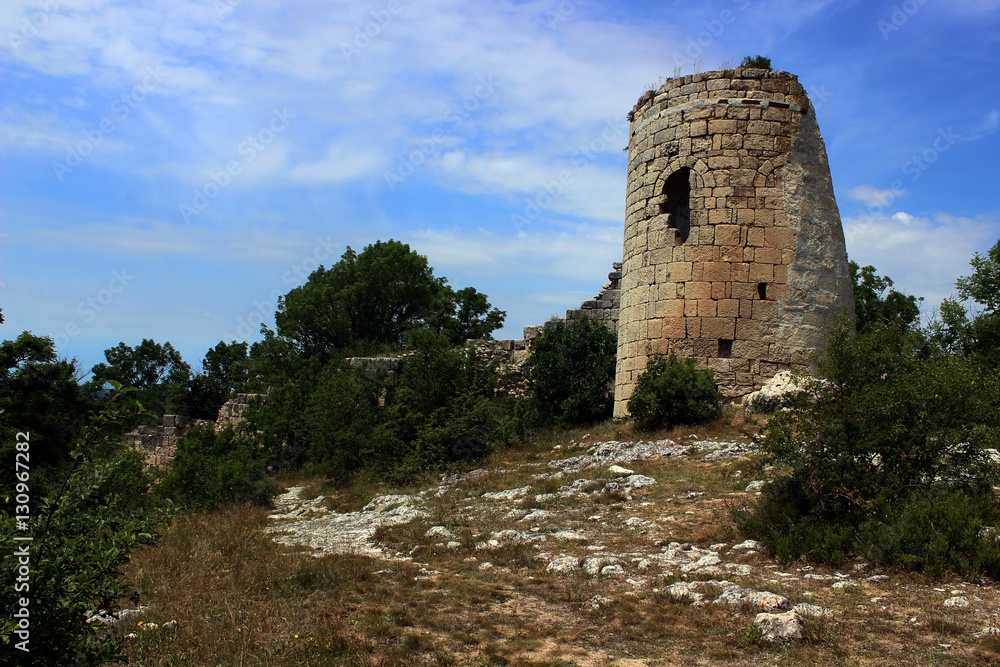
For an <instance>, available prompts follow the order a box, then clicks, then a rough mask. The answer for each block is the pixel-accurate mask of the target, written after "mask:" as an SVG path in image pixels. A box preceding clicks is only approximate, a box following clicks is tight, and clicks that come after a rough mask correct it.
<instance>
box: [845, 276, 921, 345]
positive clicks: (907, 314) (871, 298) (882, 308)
mask: <svg viewBox="0 0 1000 667" xmlns="http://www.w3.org/2000/svg"><path fill="white" fill-rule="evenodd" d="M849 267H850V271H851V282H852V283H853V284H854V318H855V328H856V329H857V331H859V332H860V331H864V330H865V328H866V327H867V326H868V325H870V324H871V323H873V322H900V323H901V324H902V325H903V326H906V327H912V326H917V324H918V320H919V318H920V305H919V304H920V302H921V301H923V298H917V297H915V296H910V295H907V294H903V293H902V292H897V291H896V290H894V289H892V285H893V282H892V278H890V277H889V276H880V275H878V274H877V273H875V267H874V266H870V265H869V266H865V267H861V266H859V265H858V263H857V262H854V261H852V262H850V264H849Z"/></svg>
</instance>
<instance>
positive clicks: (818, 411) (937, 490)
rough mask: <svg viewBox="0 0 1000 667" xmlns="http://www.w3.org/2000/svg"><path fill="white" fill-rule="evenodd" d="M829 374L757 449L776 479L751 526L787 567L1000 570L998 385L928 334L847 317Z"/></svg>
mask: <svg viewBox="0 0 1000 667" xmlns="http://www.w3.org/2000/svg"><path fill="white" fill-rule="evenodd" d="M821 374H822V376H823V377H825V378H826V379H827V380H828V382H827V383H826V384H824V385H817V386H815V387H813V388H812V393H813V395H814V396H816V395H818V396H819V397H820V398H819V400H815V399H811V398H807V397H805V396H803V397H802V398H801V400H800V404H799V405H797V406H796V409H793V410H787V411H784V412H779V413H778V414H776V415H775V416H774V417H773V418H772V419H771V420H770V421H769V422H768V425H767V427H766V428H765V430H764V432H763V435H762V437H761V440H760V448H761V450H762V451H763V452H764V453H765V454H766V456H767V457H768V458H769V459H770V461H771V462H772V463H775V464H777V465H778V471H779V474H778V475H777V477H776V478H775V480H774V481H773V482H772V483H771V484H770V485H769V486H768V487H766V489H765V492H764V495H763V497H762V499H761V501H760V502H759V503H757V504H756V505H753V506H749V507H748V508H746V509H744V510H743V511H740V512H737V515H736V518H737V522H738V524H739V525H740V526H741V528H742V530H743V531H744V532H745V533H746V534H748V535H751V536H754V537H757V538H758V539H760V540H762V541H763V542H765V544H767V545H769V546H770V547H771V548H773V549H775V551H776V552H777V555H778V557H779V558H780V559H781V560H783V561H787V560H790V559H794V558H797V557H799V556H805V557H807V558H810V559H813V560H821V561H827V562H832V563H838V562H840V561H841V560H842V559H843V558H844V557H846V556H847V555H850V554H860V555H863V556H865V557H867V558H870V559H873V560H876V561H881V562H884V563H888V564H898V565H901V566H904V567H908V568H913V569H919V570H922V571H924V572H926V573H927V574H931V575H937V574H939V573H940V572H941V571H942V570H943V569H945V568H950V569H955V570H957V571H959V572H961V573H963V574H967V575H968V574H976V573H983V572H987V573H990V574H993V575H996V574H1000V544H997V542H996V541H995V540H991V539H988V538H987V536H986V535H987V534H986V533H985V532H984V531H983V530H982V529H983V527H984V526H991V525H992V526H995V525H997V524H996V522H997V521H998V520H1000V504H998V502H997V497H996V493H995V491H994V489H993V485H994V484H996V483H997V482H998V481H1000V467H998V465H997V464H996V463H994V462H992V461H991V459H990V456H989V452H988V450H989V449H991V448H993V449H995V448H997V447H998V445H1000V376H998V375H997V373H996V372H993V371H989V370H987V369H984V368H983V367H981V366H979V365H977V364H976V363H974V362H973V361H971V360H969V359H966V358H962V357H955V356H952V355H948V354H945V353H942V352H930V351H929V350H928V348H927V345H926V341H925V339H924V336H923V334H922V333H921V332H919V331H916V330H914V329H912V328H908V327H906V326H904V325H903V323H901V322H898V321H897V322H874V323H872V324H870V325H869V326H868V327H866V328H865V329H864V330H863V331H862V332H861V333H860V334H857V335H855V334H854V332H853V331H852V327H851V325H850V323H849V322H847V321H841V322H840V323H839V324H838V326H837V327H836V328H835V329H834V331H833V332H832V333H831V336H830V341H829V347H828V350H827V356H826V359H825V360H824V361H823V362H822V365H821Z"/></svg>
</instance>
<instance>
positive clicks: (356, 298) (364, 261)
mask: <svg viewBox="0 0 1000 667" xmlns="http://www.w3.org/2000/svg"><path fill="white" fill-rule="evenodd" d="M503 316H504V314H503V313H502V312H501V311H498V310H496V309H491V308H490V306H489V303H488V302H486V299H485V296H483V295H480V294H479V293H478V292H476V291H475V290H473V289H471V288H466V289H465V290H460V291H459V292H458V293H456V292H454V291H453V290H452V289H451V288H450V287H448V285H447V280H445V279H444V278H436V277H435V276H434V270H433V269H432V268H431V267H430V266H429V265H428V263H427V258H426V257H424V256H423V255H420V254H419V253H417V252H416V251H413V250H410V247H409V246H408V245H406V244H404V243H400V242H399V241H393V240H390V241H378V242H376V243H374V244H373V245H369V246H367V247H366V248H365V249H364V250H363V251H362V252H361V253H356V252H355V251H354V250H352V249H351V248H350V247H348V248H347V251H346V252H345V253H344V254H343V256H342V257H341V259H340V261H339V262H337V263H336V264H334V265H333V266H332V267H330V268H329V269H327V268H325V267H320V268H318V269H316V271H314V272H313V273H312V274H311V275H310V276H309V280H308V281H307V282H306V284H305V285H302V286H301V287H296V288H295V289H293V290H292V291H290V292H289V293H288V294H286V295H285V296H283V297H281V298H280V299H279V302H278V312H277V313H275V318H274V319H275V323H276V325H277V329H278V334H279V335H280V336H281V337H283V338H287V339H288V340H290V341H292V342H293V343H294V344H295V346H296V348H297V349H299V350H300V351H301V352H303V353H304V354H306V355H307V356H312V355H320V356H322V357H324V358H329V357H330V356H331V355H333V354H334V352H335V351H338V350H339V351H345V350H351V351H354V352H357V353H361V354H364V353H370V352H377V351H382V350H387V349H388V350H395V349H399V348H400V347H401V346H402V344H403V342H404V335H405V334H406V333H407V332H408V331H410V330H411V329H415V328H432V329H437V330H441V331H445V332H446V333H448V335H449V336H451V337H452V338H453V340H456V342H457V340H458V339H460V337H463V336H480V335H488V334H489V333H490V332H492V331H493V330H495V329H496V328H498V327H499V326H500V325H501V324H502V323H503Z"/></svg>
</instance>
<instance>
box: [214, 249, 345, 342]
mask: <svg viewBox="0 0 1000 667" xmlns="http://www.w3.org/2000/svg"><path fill="white" fill-rule="evenodd" d="M342 253H343V250H340V251H338V250H337V246H335V245H334V242H333V237H332V236H328V237H326V238H325V239H323V238H318V239H316V245H315V246H314V247H313V251H312V254H310V255H306V256H305V257H303V258H302V259H301V260H299V261H297V262H294V263H293V264H292V265H291V266H290V267H288V270H287V271H285V273H283V274H282V276H281V282H282V284H284V285H286V286H287V287H286V288H285V289H284V291H283V290H282V288H276V289H273V290H271V294H270V295H269V296H268V298H267V299H265V300H263V301H254V302H253V307H254V309H253V310H252V311H251V312H250V313H249V314H248V315H247V316H246V317H241V318H239V319H237V320H236V334H235V335H233V334H232V333H227V334H226V335H225V336H224V337H223V340H240V341H245V340H247V339H249V338H250V337H251V336H253V335H254V334H256V333H257V332H258V331H260V325H262V324H264V323H265V322H267V321H268V318H270V317H271V316H272V315H274V313H275V312H277V310H278V299H279V298H280V297H282V296H284V295H285V294H286V293H287V292H288V291H289V290H291V289H292V288H295V287H298V286H299V285H303V284H305V282H306V281H307V280H309V274H311V273H312V272H313V271H315V270H316V269H318V268H319V267H321V266H323V265H324V264H325V263H326V262H328V261H329V262H330V263H331V264H332V263H333V262H334V261H335V260H339V259H340V256H341V254H342Z"/></svg>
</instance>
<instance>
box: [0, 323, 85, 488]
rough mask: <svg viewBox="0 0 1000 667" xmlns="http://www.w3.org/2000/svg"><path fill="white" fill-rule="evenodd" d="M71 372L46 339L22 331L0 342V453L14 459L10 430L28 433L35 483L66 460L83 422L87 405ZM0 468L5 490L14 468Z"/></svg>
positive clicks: (69, 364)
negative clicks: (49, 469)
mask: <svg viewBox="0 0 1000 667" xmlns="http://www.w3.org/2000/svg"><path fill="white" fill-rule="evenodd" d="M76 376H77V369H76V364H75V362H72V361H65V360H60V359H57V357H56V350H55V344H54V343H53V341H52V339H51V338H47V337H43V336H35V335H33V334H32V333H30V332H28V331H25V332H24V333H22V334H21V335H19V336H18V337H17V339H16V340H13V341H10V340H5V341H3V342H0V438H2V441H0V456H2V457H4V459H3V460H4V461H13V459H14V455H13V446H14V435H15V433H17V432H18V431H27V432H30V433H31V441H32V448H31V453H32V457H31V458H32V461H31V463H32V469H33V471H35V472H34V473H33V474H34V475H35V476H36V481H39V482H40V481H41V475H42V474H43V472H44V470H45V469H46V468H51V467H54V466H56V465H59V464H61V463H63V462H65V461H66V459H67V457H68V455H69V451H70V449H71V444H72V442H73V441H74V440H75V438H76V436H77V435H78V434H79V432H80V429H81V428H83V426H84V424H85V423H86V419H87V414H88V411H89V409H90V403H89V402H88V401H87V400H86V398H85V396H84V395H83V393H82V392H81V390H80V386H79V384H78V383H77V377H76ZM2 469H3V471H4V472H3V474H2V475H0V478H2V479H0V482H2V484H3V488H4V489H9V488H11V483H12V482H13V477H11V476H10V475H11V474H12V472H13V470H12V468H11V467H10V466H7V465H5V466H3V468H2Z"/></svg>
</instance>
